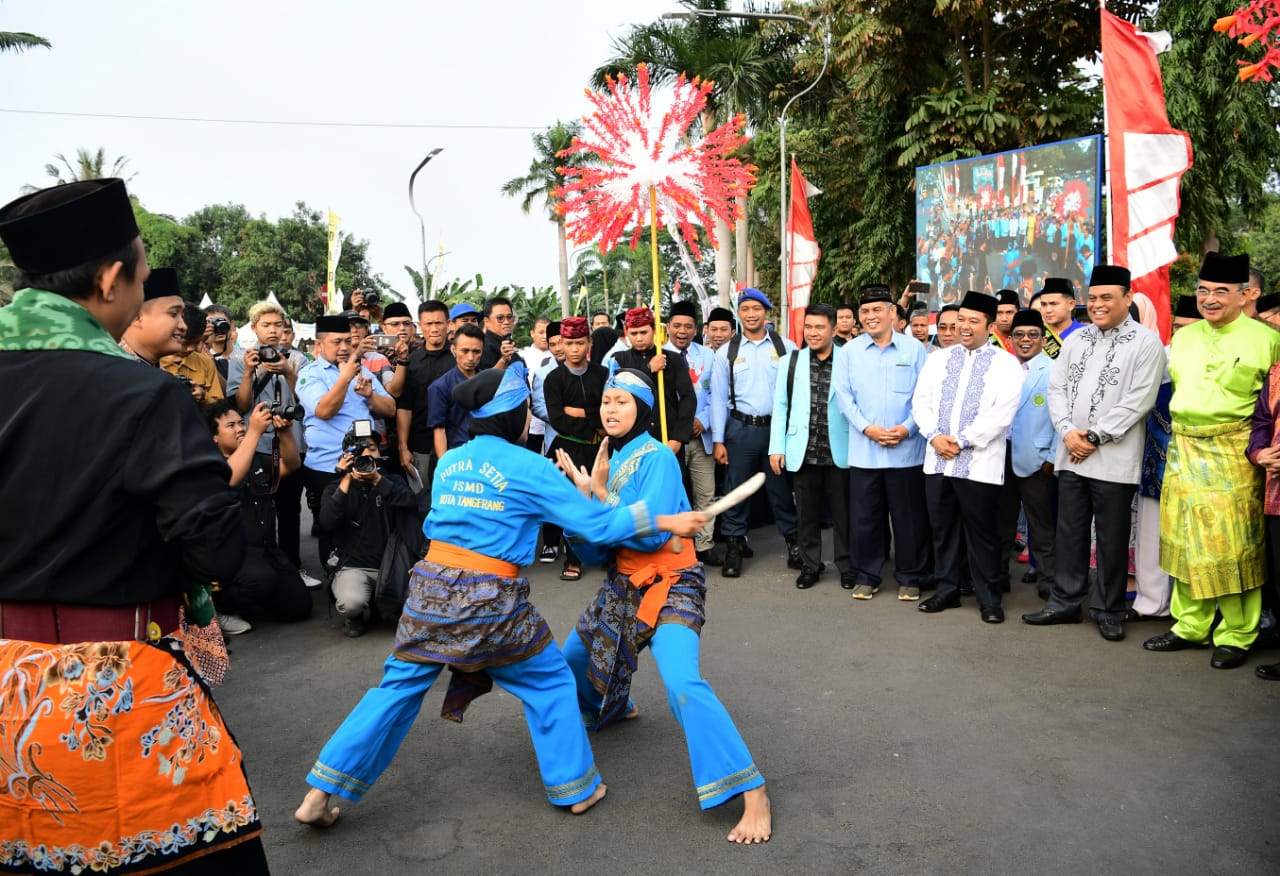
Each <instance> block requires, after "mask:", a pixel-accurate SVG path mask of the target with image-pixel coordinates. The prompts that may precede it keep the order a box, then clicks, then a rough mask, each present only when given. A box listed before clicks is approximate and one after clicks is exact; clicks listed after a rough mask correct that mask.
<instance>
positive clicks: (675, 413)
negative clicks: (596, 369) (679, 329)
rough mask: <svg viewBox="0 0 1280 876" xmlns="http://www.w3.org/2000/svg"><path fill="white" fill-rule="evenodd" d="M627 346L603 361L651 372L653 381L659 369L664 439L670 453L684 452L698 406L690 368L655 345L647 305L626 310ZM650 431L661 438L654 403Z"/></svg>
mask: <svg viewBox="0 0 1280 876" xmlns="http://www.w3.org/2000/svg"><path fill="white" fill-rule="evenodd" d="M625 325H626V329H627V340H628V341H629V342H630V344H631V346H630V348H629V349H626V350H620V351H619V352H617V353H614V354H613V356H611V357H610V358H609V361H608V362H607V363H606V367H608V369H609V370H610V371H611V372H612V371H616V370H617V369H619V368H634V369H635V370H637V371H642V372H644V373H645V374H649V375H652V377H653V382H654V383H655V384H656V383H657V382H658V373H659V372H661V373H662V396H663V398H664V399H665V400H666V417H667V421H666V427H667V428H666V433H667V434H666V439H667V447H669V448H670V449H671V452H672V453H678V454H683V453H684V446H685V445H686V444H688V443H689V442H690V441H691V440H692V439H693V416H694V413H695V412H696V410H697V407H698V398H697V396H696V395H695V394H694V391H693V382H692V381H691V380H690V379H689V369H687V368H685V367H683V363H682V362H681V361H680V358H679V357H678V356H677V357H668V356H667V354H666V352H665V351H663V350H659V349H657V346H656V343H655V338H654V329H655V327H656V326H655V323H654V316H653V311H652V310H650V309H649V308H647V307H636V308H632V309H631V310H628V311H627V315H626V321H625ZM669 358H674V359H675V365H676V366H677V367H672V368H668V367H667V363H668V361H669ZM649 434H650V435H652V436H653V437H654V438H657V439H658V440H659V441H661V440H662V438H663V435H662V423H661V421H660V418H659V412H658V409H657V406H656V405H655V406H654V409H653V422H652V423H650V424H649Z"/></svg>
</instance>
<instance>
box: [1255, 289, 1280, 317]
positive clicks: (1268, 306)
mask: <svg viewBox="0 0 1280 876" xmlns="http://www.w3.org/2000/svg"><path fill="white" fill-rule="evenodd" d="M1277 307H1280V292H1272V293H1270V294H1267V295H1261V296H1259V297H1258V313H1266V312H1267V311H1268V310H1275V309H1276V308H1277Z"/></svg>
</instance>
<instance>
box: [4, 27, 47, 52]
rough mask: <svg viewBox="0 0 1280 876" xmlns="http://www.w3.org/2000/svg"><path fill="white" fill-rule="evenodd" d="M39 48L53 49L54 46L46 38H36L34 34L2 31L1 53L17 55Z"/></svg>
mask: <svg viewBox="0 0 1280 876" xmlns="http://www.w3.org/2000/svg"><path fill="white" fill-rule="evenodd" d="M37 47H41V48H46V49H51V48H53V44H52V43H50V42H49V41H48V40H47V39H45V38H44V37H42V36H36V35H35V34H33V33H22V32H14V31H5V30H0V53H3V52H13V53H14V54H15V55H16V54H18V53H19V52H25V51H26V50H27V49H34V48H37Z"/></svg>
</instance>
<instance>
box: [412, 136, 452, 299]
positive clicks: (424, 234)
mask: <svg viewBox="0 0 1280 876" xmlns="http://www.w3.org/2000/svg"><path fill="white" fill-rule="evenodd" d="M443 151H444V148H443V147H437V148H435V149H432V150H431V151H430V152H428V153H427V157H426V158H424V159H422V160H421V161H419V162H418V166H417V167H415V168H414V169H413V173H411V174H409V209H411V210H413V215H415V216H417V217H418V227H419V228H420V229H421V230H422V291H423V293H424V294H425V293H426V291H427V264H428V262H427V223H426V222H425V221H423V219H422V214H421V213H419V212H418V205H417V204H415V203H414V202H413V181H414V179H415V178H416V177H417V176H418V171H420V170H422V168H424V167H426V166H427V162H428V161H430V160H431V159H433V158H435V157H436V156H437V155H439V154H440V153H441V152H443ZM419 303H421V302H419Z"/></svg>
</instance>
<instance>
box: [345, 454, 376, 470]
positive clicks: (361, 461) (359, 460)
mask: <svg viewBox="0 0 1280 876" xmlns="http://www.w3.org/2000/svg"><path fill="white" fill-rule="evenodd" d="M377 467H378V460H376V459H374V458H373V457H372V456H357V457H356V461H355V465H353V466H351V468H352V469H353V470H355V471H358V472H359V473H360V474H372V473H373V472H374V470H376V469H377Z"/></svg>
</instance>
